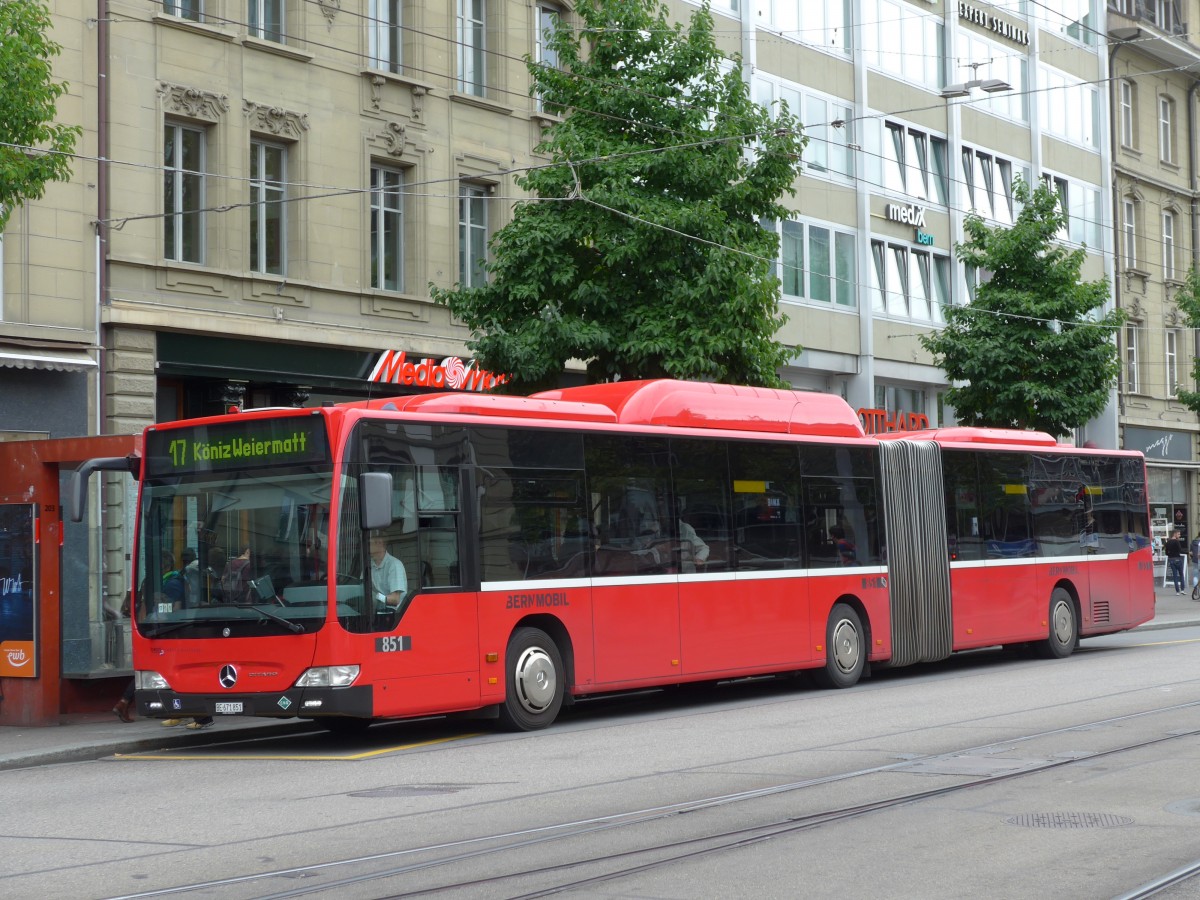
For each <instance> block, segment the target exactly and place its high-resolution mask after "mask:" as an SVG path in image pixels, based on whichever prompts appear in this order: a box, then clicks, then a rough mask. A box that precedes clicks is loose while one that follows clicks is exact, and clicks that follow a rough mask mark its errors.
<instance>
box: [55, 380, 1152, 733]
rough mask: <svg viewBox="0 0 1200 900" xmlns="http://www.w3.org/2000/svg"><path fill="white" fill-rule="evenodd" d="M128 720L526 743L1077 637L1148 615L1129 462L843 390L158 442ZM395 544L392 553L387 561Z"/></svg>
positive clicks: (596, 401)
mask: <svg viewBox="0 0 1200 900" xmlns="http://www.w3.org/2000/svg"><path fill="white" fill-rule="evenodd" d="M143 446H144V456H143V458H141V459H140V460H137V459H133V460H129V461H127V460H124V459H119V460H114V459H105V460H92V461H90V462H89V463H86V464H84V466H82V467H81V468H80V470H79V472H78V473H77V486H76V488H77V489H76V496H77V498H79V501H77V504H76V515H77V516H82V508H81V507H80V505H79V503H80V502H81V499H82V497H83V495H84V484H85V482H86V479H87V476H88V475H89V474H90V472H91V471H94V470H97V469H116V468H123V467H125V466H126V465H129V466H130V467H131V468H134V469H136V474H137V475H138V476H139V478H140V483H141V484H140V487H141V490H140V500H139V511H138V516H137V539H136V552H135V555H134V560H135V563H134V566H135V577H134V582H135V590H134V596H133V604H132V609H133V615H134V618H135V622H136V631H135V635H134V662H135V668H136V683H137V698H136V706H137V712H138V714H139V715H142V716H148V717H175V716H212V715H242V716H270V717H276V718H279V717H303V718H312V719H316V720H319V721H321V722H323V723H324V724H326V725H327V726H328V727H329V728H331V729H343V728H353V727H359V726H361V725H363V724H365V723H368V722H370V721H371V720H372V719H378V718H393V717H411V716H425V715H433V714H449V713H467V712H473V713H477V714H481V715H491V716H498V717H499V719H500V720H501V722H502V723H503V724H504V725H505V726H507V727H509V728H513V729H525V730H527V729H536V728H542V727H545V726H547V725H549V724H550V723H551V722H553V721H554V719H555V717H556V715H557V714H558V712H559V710H560V707H561V706H562V704H563V703H564V702H571V701H572V700H573V699H575V698H579V697H583V696H585V695H590V694H598V693H602V692H612V691H624V690H629V689H636V688H646V687H651V686H656V685H673V684H680V683H685V682H696V681H717V680H725V679H732V678H741V677H746V676H755V675H765V674H770V673H788V672H795V671H800V670H805V669H808V670H812V672H813V673H814V675H815V676H816V677H817V679H818V680H819V681H820V682H822V683H824V684H826V685H828V686H832V687H849V686H851V685H853V684H855V683H856V682H857V681H858V679H859V678H860V677H861V676H862V675H863V674H864V672H866V671H868V670H869V667H870V666H882V665H890V666H898V665H908V664H912V663H917V662H925V661H933V660H939V659H943V658H945V657H947V656H949V655H950V654H951V653H954V652H956V651H959V650H966V649H970V648H978V647H986V646H993V645H1006V646H1025V647H1029V648H1032V649H1033V650H1035V651H1037V652H1038V653H1040V654H1042V655H1044V656H1047V657H1065V656H1067V655H1069V654H1070V653H1071V652H1072V650H1073V649H1074V648H1075V646H1076V644H1077V643H1078V640H1079V639H1080V638H1081V637H1087V636H1092V635H1100V634H1109V633H1112V632H1116V631H1121V630H1124V629H1128V628H1131V627H1133V626H1135V625H1137V624H1139V623H1141V622H1145V621H1147V620H1148V619H1150V618H1152V616H1153V614H1154V591H1153V572H1152V564H1151V549H1150V539H1149V516H1148V506H1147V494H1146V474H1145V466H1144V461H1143V459H1142V457H1141V455H1140V454H1137V453H1130V452H1119V451H1107V450H1092V449H1081V448H1075V447H1069V446H1064V445H1061V444H1058V443H1057V442H1056V441H1055V440H1054V439H1053V438H1051V437H1050V436H1048V435H1045V434H1038V433H1030V432H1017V431H1002V430H990V429H981V428H942V429H936V430H929V431H923V432H908V433H904V434H899V435H886V436H875V437H868V436H866V435H865V434H864V433H863V430H862V428H861V426H860V424H859V421H858V418H857V416H856V415H855V414H854V412H853V411H852V410H851V409H850V407H849V406H847V405H846V403H844V402H843V401H842V400H841V399H840V398H838V397H834V396H830V395H826V394H816V393H804V392H799V391H785V390H769V389H759V388H747V387H733V386H729V385H720V384H702V383H693V382H679V381H642V382H622V383H615V384H603V385H591V386H586V387H577V388H566V389H562V390H555V391H549V392H545V393H541V394H536V395H534V396H531V397H510V396H492V395H480V394H445V393H443V394H431V395H422V396H406V397H400V398H394V399H389V400H370V401H366V402H358V403H347V404H340V405H337V406H329V407H325V408H321V409H305V410H297V409H287V410H280V409H272V410H251V411H247V412H243V413H238V414H231V415H225V416H217V417H212V418H205V419H196V420H190V421H183V422H174V423H170V424H164V425H155V426H152V427H150V428H148V429H147V430H146V433H145V440H144V444H143ZM389 557H390V559H389Z"/></svg>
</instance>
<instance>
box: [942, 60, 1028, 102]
mask: <svg viewBox="0 0 1200 900" xmlns="http://www.w3.org/2000/svg"><path fill="white" fill-rule="evenodd" d="M991 62H992V61H991V60H990V59H989V60H986V61H984V62H973V63H967V65H968V66H970V67H971V71H972V72H973V73H974V74H975V75H978V74H979V67H980V66H986V65H989V64H990V63H991ZM973 88H979V89H980V90H981V91H986V92H987V93H989V94H995V93H997V92H998V91H1011V90H1012V85H1011V84H1009V83H1008V82H1007V81H1005V80H1003V79H1002V78H972V79H971V80H970V81H959V82H955V83H954V84H948V85H946V87H945V88H943V90H942V97H943V98H944V99H946V100H952V99H954V98H955V97H968V96H970V94H971V90H972V89H973Z"/></svg>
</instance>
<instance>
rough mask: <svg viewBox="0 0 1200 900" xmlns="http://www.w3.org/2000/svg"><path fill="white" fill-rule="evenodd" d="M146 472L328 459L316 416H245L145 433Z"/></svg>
mask: <svg viewBox="0 0 1200 900" xmlns="http://www.w3.org/2000/svg"><path fill="white" fill-rule="evenodd" d="M146 457H147V459H146V470H147V475H149V476H151V477H153V476H156V475H181V474H187V473H189V472H212V471H218V470H222V469H232V468H257V467H259V466H262V467H274V466H292V465H303V464H305V463H318V462H324V461H326V460H327V459H328V442H327V440H326V437H325V423H324V420H323V419H321V418H320V417H318V416H311V415H309V416H304V417H302V418H301V417H295V418H286V419H246V420H243V421H240V422H234V423H229V424H221V425H208V426H197V427H195V428H175V429H171V430H167V431H152V432H150V433H149V434H147V435H146Z"/></svg>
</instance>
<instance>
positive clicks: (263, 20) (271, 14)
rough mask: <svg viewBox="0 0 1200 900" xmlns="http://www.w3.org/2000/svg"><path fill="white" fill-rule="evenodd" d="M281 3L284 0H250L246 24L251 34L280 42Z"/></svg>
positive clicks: (281, 31)
mask: <svg viewBox="0 0 1200 900" xmlns="http://www.w3.org/2000/svg"><path fill="white" fill-rule="evenodd" d="M283 5H284V0H250V8H249V15H248V22H247V25H248V26H249V31H250V34H251V36H252V37H257V38H262V39H263V40H267V41H275V42H276V43H279V44H282V43H283V42H284V41H283V37H284V34H283V25H284V20H283Z"/></svg>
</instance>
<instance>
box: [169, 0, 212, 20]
mask: <svg viewBox="0 0 1200 900" xmlns="http://www.w3.org/2000/svg"><path fill="white" fill-rule="evenodd" d="M203 4H204V0H163V12H165V13H166V14H167V15H168V16H179V18H181V19H191V20H192V21H193V22H199V21H201V20H202V18H203V16H204V5H203Z"/></svg>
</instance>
